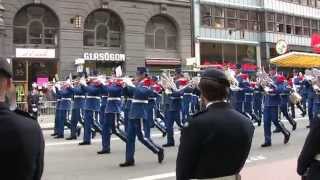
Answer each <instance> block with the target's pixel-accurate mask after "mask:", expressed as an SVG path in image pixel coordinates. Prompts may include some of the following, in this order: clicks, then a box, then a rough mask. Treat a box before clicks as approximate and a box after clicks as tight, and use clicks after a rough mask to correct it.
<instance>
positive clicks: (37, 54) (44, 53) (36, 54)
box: [16, 48, 56, 59]
mask: <svg viewBox="0 0 320 180" xmlns="http://www.w3.org/2000/svg"><path fill="white" fill-rule="evenodd" d="M16 58H45V59H53V58H56V50H55V49H30V48H16Z"/></svg>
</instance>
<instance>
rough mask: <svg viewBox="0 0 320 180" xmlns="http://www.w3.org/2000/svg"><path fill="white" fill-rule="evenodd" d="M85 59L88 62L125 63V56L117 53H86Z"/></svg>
mask: <svg viewBox="0 0 320 180" xmlns="http://www.w3.org/2000/svg"><path fill="white" fill-rule="evenodd" d="M83 58H84V59H85V60H86V61H122V62H123V61H125V60H126V55H125V54H117V53H88V52H86V53H84V55H83Z"/></svg>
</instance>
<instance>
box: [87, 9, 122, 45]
mask: <svg viewBox="0 0 320 180" xmlns="http://www.w3.org/2000/svg"><path fill="white" fill-rule="evenodd" d="M122 35H123V25H122V21H121V19H120V17H119V16H118V15H117V14H115V13H113V12H111V11H108V10H97V11H94V12H92V13H91V14H89V16H88V17H87V19H86V21H85V24H84V33H83V39H84V45H85V46H97V47H115V48H122V44H123V43H122V39H123V38H122Z"/></svg>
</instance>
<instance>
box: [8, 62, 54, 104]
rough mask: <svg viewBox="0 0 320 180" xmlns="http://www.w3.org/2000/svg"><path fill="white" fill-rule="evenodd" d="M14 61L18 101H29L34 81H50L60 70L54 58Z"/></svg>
mask: <svg viewBox="0 0 320 180" xmlns="http://www.w3.org/2000/svg"><path fill="white" fill-rule="evenodd" d="M12 63H13V82H14V84H15V86H16V91H17V101H18V102H26V101H27V95H28V91H29V90H30V89H32V84H33V83H37V84H38V85H42V84H45V83H46V82H50V81H52V80H53V78H54V76H55V74H57V72H58V68H57V62H56V61H52V60H32V59H13V61H12Z"/></svg>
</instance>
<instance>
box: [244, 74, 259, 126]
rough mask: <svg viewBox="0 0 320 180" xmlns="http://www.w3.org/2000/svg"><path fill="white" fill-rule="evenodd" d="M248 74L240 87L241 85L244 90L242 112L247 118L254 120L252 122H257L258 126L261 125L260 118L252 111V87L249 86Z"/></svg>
mask: <svg viewBox="0 0 320 180" xmlns="http://www.w3.org/2000/svg"><path fill="white" fill-rule="evenodd" d="M248 78H249V76H247V77H245V79H244V80H243V82H242V84H243V85H240V87H243V91H244V92H245V98H244V105H243V106H244V112H245V114H246V115H247V116H249V118H251V119H252V120H254V122H256V123H258V126H260V125H261V119H259V118H258V117H257V116H256V114H254V113H253V91H254V90H253V88H252V87H251V85H250V83H249V81H248Z"/></svg>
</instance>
